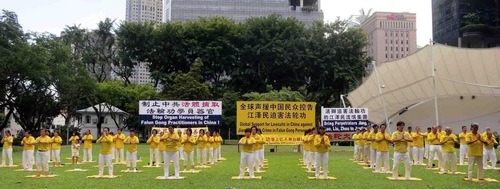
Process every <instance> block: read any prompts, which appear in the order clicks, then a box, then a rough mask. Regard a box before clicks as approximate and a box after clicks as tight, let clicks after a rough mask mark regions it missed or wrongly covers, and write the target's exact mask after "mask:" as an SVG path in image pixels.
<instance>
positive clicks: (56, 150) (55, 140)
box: [51, 131, 62, 167]
mask: <svg viewBox="0 0 500 189" xmlns="http://www.w3.org/2000/svg"><path fill="white" fill-rule="evenodd" d="M61 144H62V138H61V137H60V136H59V132H57V131H55V132H54V137H52V150H51V151H52V164H53V165H52V166H54V167H56V166H58V167H61Z"/></svg>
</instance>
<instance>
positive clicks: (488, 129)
mask: <svg viewBox="0 0 500 189" xmlns="http://www.w3.org/2000/svg"><path fill="white" fill-rule="evenodd" d="M489 132H491V128H489V127H486V129H484V132H483V133H482V134H481V135H482V137H483V138H485V137H486V136H487V135H488V133H489Z"/></svg>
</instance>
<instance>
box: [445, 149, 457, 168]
mask: <svg viewBox="0 0 500 189" xmlns="http://www.w3.org/2000/svg"><path fill="white" fill-rule="evenodd" d="M443 158H444V163H443V167H444V172H445V173H447V172H448V170H450V171H451V172H452V173H454V172H456V171H457V154H455V152H446V153H443ZM450 167H451V168H450Z"/></svg>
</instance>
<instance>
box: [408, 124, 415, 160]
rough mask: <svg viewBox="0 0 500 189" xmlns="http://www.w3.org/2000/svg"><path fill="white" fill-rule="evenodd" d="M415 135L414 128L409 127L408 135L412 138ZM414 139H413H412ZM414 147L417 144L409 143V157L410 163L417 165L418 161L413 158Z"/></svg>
mask: <svg viewBox="0 0 500 189" xmlns="http://www.w3.org/2000/svg"><path fill="white" fill-rule="evenodd" d="M413 133H414V132H413V128H412V127H411V126H408V134H410V137H412V135H413ZM412 138H413V137H412ZM414 147H415V144H414V143H413V141H411V142H408V154H409V156H410V162H411V163H412V164H414V163H415V161H416V160H415V159H414V158H413V157H414V155H413V148H414Z"/></svg>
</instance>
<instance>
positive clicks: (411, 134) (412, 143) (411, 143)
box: [407, 132, 415, 147]
mask: <svg viewBox="0 0 500 189" xmlns="http://www.w3.org/2000/svg"><path fill="white" fill-rule="evenodd" d="M407 133H408V134H409V135H410V137H411V138H412V139H413V133H415V132H411V133H410V132H407ZM408 146H409V147H413V146H415V141H412V142H408Z"/></svg>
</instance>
